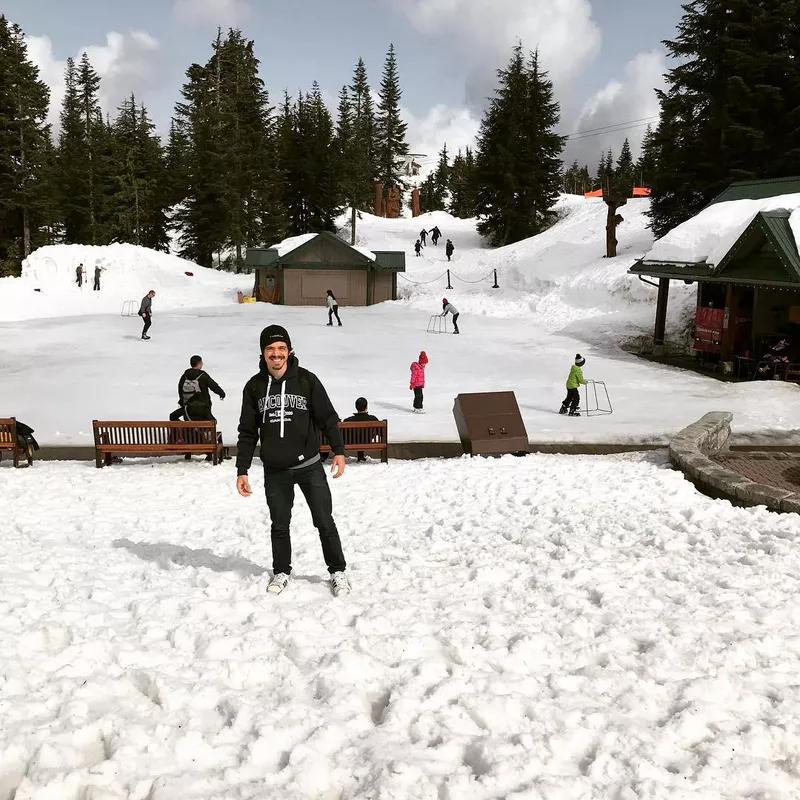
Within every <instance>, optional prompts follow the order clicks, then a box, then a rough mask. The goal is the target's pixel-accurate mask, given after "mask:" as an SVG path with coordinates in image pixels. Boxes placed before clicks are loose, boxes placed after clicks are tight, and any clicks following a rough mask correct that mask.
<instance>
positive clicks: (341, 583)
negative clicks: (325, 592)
mask: <svg viewBox="0 0 800 800" xmlns="http://www.w3.org/2000/svg"><path fill="white" fill-rule="evenodd" d="M331 588H332V589H333V596H334V597H339V596H340V595H343V594H350V581H349V580H347V575H345V573H344V572H334V573H333V574H332V575H331Z"/></svg>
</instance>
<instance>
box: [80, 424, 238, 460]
mask: <svg viewBox="0 0 800 800" xmlns="http://www.w3.org/2000/svg"><path fill="white" fill-rule="evenodd" d="M92 427H93V428H94V449H95V465H96V466H97V468H98V469H100V468H102V467H104V466H110V465H111V463H112V461H113V459H114V456H121V455H128V456H168V455H190V456H191V455H206V456H211V460H212V461H213V462H214V464H219V463H221V461H222V456H223V447H222V443H221V441H219V439H220V438H221V437H219V436H218V435H217V423H216V422H131V421H124V422H120V421H114V422H109V421H106V420H102V421H98V420H94V421H93V422H92Z"/></svg>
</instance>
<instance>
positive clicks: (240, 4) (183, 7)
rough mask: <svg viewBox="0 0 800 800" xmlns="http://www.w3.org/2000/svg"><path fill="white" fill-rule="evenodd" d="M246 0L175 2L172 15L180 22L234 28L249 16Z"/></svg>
mask: <svg viewBox="0 0 800 800" xmlns="http://www.w3.org/2000/svg"><path fill="white" fill-rule="evenodd" d="M250 11H251V9H250V6H249V5H248V3H247V2H246V0H175V5H174V7H173V13H174V15H175V17H176V18H177V19H178V20H180V21H181V22H184V21H185V22H189V23H190V24H192V25H201V26H202V25H211V26H215V27H216V26H217V25H218V26H220V27H222V28H235V27H236V26H237V25H240V24H241V23H242V22H244V21H245V20H246V19H247V18H248V17H249V16H250Z"/></svg>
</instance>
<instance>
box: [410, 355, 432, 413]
mask: <svg viewBox="0 0 800 800" xmlns="http://www.w3.org/2000/svg"><path fill="white" fill-rule="evenodd" d="M427 363H428V355H427V353H426V352H425V351H424V350H423V351H422V352H421V353H420V354H419V358H418V359H417V360H416V361H415V362H414V363H413V364H412V365H411V385H410V386H409V387H408V388H409V389H411V390H412V391H413V392H414V413H415V414H424V413H425V411H424V409H423V408H422V390H423V389H424V388H425V365H426V364H427Z"/></svg>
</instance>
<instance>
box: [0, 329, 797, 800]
mask: <svg viewBox="0 0 800 800" xmlns="http://www.w3.org/2000/svg"><path fill="white" fill-rule="evenodd" d="M337 333H338V331H337ZM452 338H453V339H454V340H455V339H456V338H457V337H452ZM662 458H663V457H659V456H650V457H644V458H643V457H641V456H628V457H568V456H529V457H527V458H524V459H514V458H511V457H506V458H503V459H499V460H494V459H487V460H484V459H462V460H455V461H453V460H448V461H436V460H426V461H414V462H393V463H391V464H390V465H389V466H388V467H384V466H382V465H380V464H379V463H375V462H373V463H370V464H365V465H355V464H354V465H353V466H352V467H350V468H348V470H347V472H346V473H345V475H344V477H343V478H342V479H341V480H337V481H332V486H331V488H332V491H333V495H334V497H333V504H334V514H335V516H336V519H337V523H338V526H339V530H340V532H341V535H342V541H343V546H344V553H345V556H346V558H347V560H348V564H349V570H350V573H351V577H352V580H353V586H354V593H353V594H352V595H351V596H349V597H348V598H346V599H343V598H340V599H334V598H332V597H331V594H330V590H329V588H328V585H327V574H326V572H325V567H324V563H323V560H322V554H321V552H320V545H319V538H318V536H317V534H316V532H315V531H314V529H313V527H312V524H311V519H310V515H309V513H308V510H307V507H306V505H305V503H304V501H303V499H302V496H301V495H300V493H298V500H297V504H296V506H295V513H294V516H293V520H292V543H293V546H294V547H293V550H294V566H295V572H294V580H293V582H292V583H291V584H290V587H289V589H288V590H287V591H286V592H285V593H284V594H282V595H281V596H280V597H278V598H275V597H271V596H268V595H267V594H266V592H265V584H266V582H267V580H268V578H269V573H268V569H269V566H270V563H271V554H270V537H269V524H268V521H267V518H266V516H265V514H266V512H265V504H264V494H263V489H262V473H261V471H260V470H259V469H254V470H253V471H252V474H251V480H252V482H253V490H254V496H253V497H252V498H250V499H249V500H244V499H242V498H240V497H238V495H236V492H235V489H234V488H233V482H234V473H233V471H232V470H231V469H230V468H220V467H212V466H210V465H206V464H205V463H203V462H202V461H201V460H198V459H196V460H195V461H194V463H191V464H185V463H184V462H183V460H182V459H180V458H179V459H178V460H177V462H175V461H173V462H171V463H165V462H160V463H152V464H150V465H148V464H147V463H146V462H145V463H141V464H128V463H123V464H122V465H115V466H113V467H110V468H108V469H105V470H96V469H95V468H94V466H93V464H91V463H90V464H76V463H72V464H70V463H61V464H57V463H37V464H36V465H35V467H34V468H33V469H30V470H13V469H11V468H6V467H5V466H4V467H2V468H0V497H2V498H3V500H4V514H5V515H6V516H5V517H4V525H5V527H4V533H3V544H4V546H3V548H2V550H0V585H2V587H3V602H2V616H0V630H2V641H3V646H2V648H0V674H2V684H1V685H0V708H1V709H2V713H0V754H2V755H0V796H2V797H4V798H10V797H16V798H30V800H55V799H56V798H58V799H59V800H66V798H70V799H75V800H77V798H85V800H89V798H92V800H100V799H101V798H102V800H123V798H126V799H127V800H136V798H138V799H139V800H143V799H144V798H149V800H190V798H201V797H202V798H217V799H218V800H222V799H223V798H226V799H227V798H231V799H232V798H239V800H264V799H265V798H287V800H305V799H306V798H308V799H309V800H311V799H312V798H313V800H319V799H320V798H330V800H333V798H352V800H367V799H368V798H387V799H388V798H397V799H398V800H400V799H401V798H402V800H430V798H454V799H455V798H457V799H458V800H496V799H497V798H509V800H512V798H516V799H517V800H523V798H526V799H528V798H531V799H532V798H552V799H555V798H643V797H648V798H683V799H684V800H689V798H693V799H696V800H700V799H701V798H702V800H708V799H709V798H719V797H726V798H734V797H744V796H749V797H753V798H755V797H761V798H766V797H772V798H786V799H787V800H788V798H791V797H796V796H797V775H796V769H795V767H794V766H793V765H794V764H795V763H796V761H795V756H794V755H793V754H796V753H797V745H798V741H797V725H796V720H797V719H798V717H800V699H798V693H797V687H796V684H797V663H798V650H800V645H799V643H798V636H797V597H798V592H800V578H798V576H800V553H799V552H798V549H797V547H796V541H797V537H798V534H800V524H799V523H798V520H799V519H800V518H798V517H797V516H796V515H794V514H787V515H779V514H770V513H768V512H766V511H764V510H763V509H741V508H734V507H733V506H731V505H730V504H729V503H727V502H723V501H714V500H710V499H708V498H706V497H703V496H702V495H699V494H698V493H697V492H696V491H695V490H694V488H693V487H692V486H691V484H689V483H688V482H687V481H686V480H685V479H684V478H683V476H682V475H681V474H680V473H676V472H674V471H673V470H671V469H669V467H668V465H667V464H666V463H665V461H664V460H662ZM43 486H44V487H46V491H43V490H42V487H43ZM398 487H401V488H400V489H398ZM9 515H10V516H9Z"/></svg>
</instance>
